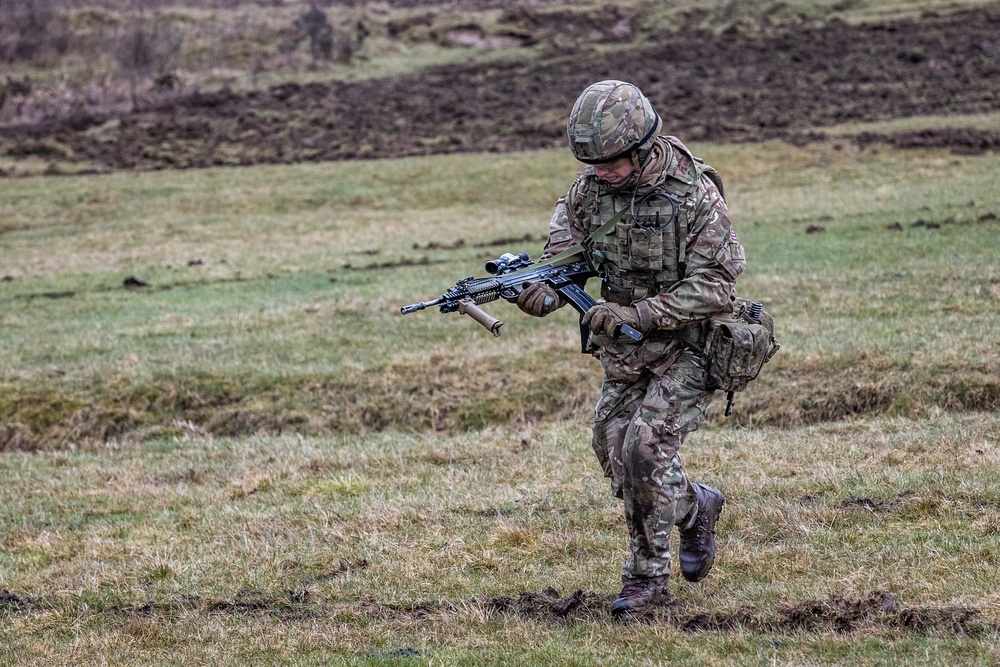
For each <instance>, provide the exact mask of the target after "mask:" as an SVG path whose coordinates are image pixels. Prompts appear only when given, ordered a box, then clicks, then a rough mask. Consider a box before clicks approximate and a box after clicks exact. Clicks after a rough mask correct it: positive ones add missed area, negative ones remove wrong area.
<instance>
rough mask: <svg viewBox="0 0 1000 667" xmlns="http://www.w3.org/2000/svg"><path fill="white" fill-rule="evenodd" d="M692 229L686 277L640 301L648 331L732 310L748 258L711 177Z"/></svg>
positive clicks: (638, 306)
mask: <svg viewBox="0 0 1000 667" xmlns="http://www.w3.org/2000/svg"><path fill="white" fill-rule="evenodd" d="M701 184H702V189H701V192H700V194H699V196H698V197H697V199H696V206H695V212H694V216H693V220H694V223H693V224H692V225H691V227H692V228H691V229H689V230H688V237H687V239H688V246H687V252H686V253H685V260H686V262H687V266H686V270H685V277H684V279H683V280H681V281H680V282H679V283H677V285H675V286H674V287H673V289H671V290H669V291H667V292H663V293H660V294H658V295H656V296H653V297H649V298H647V299H642V300H641V301H638V302H636V304H635V306H636V309H637V310H638V311H639V320H640V325H641V326H642V327H644V330H649V329H677V328H680V327H683V326H686V325H688V324H692V323H694V322H698V321H701V320H704V319H706V318H708V317H711V316H712V315H715V314H717V313H720V312H724V311H727V310H729V309H730V308H731V307H732V302H733V299H734V298H735V295H736V278H737V277H739V275H740V274H741V273H743V269H744V268H745V267H746V259H745V257H744V254H743V246H742V245H740V242H739V239H737V237H736V233H735V232H734V231H733V225H732V222H731V221H730V219H729V210H728V209H727V208H726V202H725V201H724V200H723V199H722V195H721V194H719V190H718V188H716V186H715V184H714V183H712V182H711V181H710V179H708V178H707V177H706V176H702V178H701Z"/></svg>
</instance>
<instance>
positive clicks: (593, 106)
mask: <svg viewBox="0 0 1000 667" xmlns="http://www.w3.org/2000/svg"><path fill="white" fill-rule="evenodd" d="M660 125H661V121H660V117H659V116H658V115H657V114H656V112H655V111H653V105H651V104H650V103H649V100H647V99H646V96H645V95H643V94H642V91H640V90H639V89H638V88H636V87H635V86H633V85H632V84H631V83H625V82H624V81H617V80H614V79H611V80H608V81H599V82H597V83H595V84H593V85H591V86H588V87H587V89H586V90H584V91H583V93H582V94H581V95H580V97H579V98H577V100H576V104H574V105H573V111H572V112H571V113H570V115H569V122H568V123H567V124H566V133H567V135H568V136H569V149H570V150H571V151H573V155H574V156H575V157H576V159H577V160H579V161H580V162H585V163H587V164H599V163H601V162H611V161H613V160H617V159H619V158H623V157H627V156H630V155H632V154H633V153H636V152H637V151H638V152H642V151H648V150H649V148H650V147H651V146H652V145H653V141H654V140H655V139H656V136H657V135H658V134H659V132H660Z"/></svg>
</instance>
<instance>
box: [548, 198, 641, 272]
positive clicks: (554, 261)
mask: <svg viewBox="0 0 1000 667" xmlns="http://www.w3.org/2000/svg"><path fill="white" fill-rule="evenodd" d="M627 212H628V206H625V207H624V208H622V210H620V211H618V212H617V213H615V214H614V215H613V216H611V217H610V218H609V219H608V221H607V222H605V223H604V224H603V225H601V226H600V227H598V228H597V229H595V230H594V232H593V233H592V234H588V235H587V238H585V239H583V241H581V242H580V243H578V244H576V245H575V246H572V247H569V248H566V249H565V250H563V251H562V252H561V253H559V254H558V255H556V256H554V257H550V258H548V259H547V260H545V261H544V262H539V263H538V264H537V266H547V265H552V266H558V265H559V264H565V263H566V262H567V261H575V258H576V256H577V255H581V254H582V255H584V256H585V257H586V259H587V263H589V264H593V262H592V260H591V258H590V249H591V248H593V247H594V240H595V239H599V238H601V237H602V236H604V235H606V234H607V233H608V232H610V231H611V230H612V229H614V227H615V225H617V224H618V221H619V220H621V219H622V218H623V217H625V214H626V213H627Z"/></svg>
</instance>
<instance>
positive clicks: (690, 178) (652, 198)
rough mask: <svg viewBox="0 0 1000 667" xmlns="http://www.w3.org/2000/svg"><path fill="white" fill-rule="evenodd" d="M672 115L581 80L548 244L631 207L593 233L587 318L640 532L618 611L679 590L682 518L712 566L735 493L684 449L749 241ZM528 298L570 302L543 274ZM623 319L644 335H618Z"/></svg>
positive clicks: (615, 478) (611, 468) (688, 567)
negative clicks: (671, 582)
mask: <svg viewBox="0 0 1000 667" xmlns="http://www.w3.org/2000/svg"><path fill="white" fill-rule="evenodd" d="M661 125H662V122H661V120H660V117H659V116H658V115H657V114H656V112H655V111H654V110H653V107H652V105H651V104H650V103H649V100H647V99H646V97H645V96H644V95H643V94H642V92H641V91H640V90H639V89H638V88H636V87H635V86H633V85H631V84H629V83H625V82H623V81H613V80H612V81H601V82H599V83H595V84H593V85H592V86H590V87H588V88H587V89H586V90H584V91H583V94H582V95H580V97H579V99H577V101H576V104H575V105H574V106H573V111H572V113H571V114H570V117H569V123H568V126H567V131H568V135H569V145H570V150H571V151H572V152H573V155H574V156H576V158H577V159H578V160H579V161H581V162H583V163H585V164H586V165H588V166H587V167H586V168H584V169H583V171H581V172H580V174H579V177H578V178H577V180H576V182H574V183H573V185H572V186H571V187H570V189H569V192H568V193H567V194H566V195H565V196H564V197H562V198H560V199H559V201H558V202H557V204H556V210H555V214H554V215H553V216H552V220H551V222H550V224H549V239H548V243H547V244H546V246H545V250H544V252H543V255H542V258H543V259H544V258H547V257H551V256H553V255H555V254H557V253H559V252H560V251H562V250H564V249H566V248H569V247H571V246H573V245H575V244H578V243H581V242H584V239H586V238H587V237H589V236H591V235H593V234H594V233H595V232H596V231H598V230H599V228H601V227H602V226H603V225H605V223H607V222H609V221H610V220H611V219H612V218H615V217H618V218H619V219H618V221H617V222H616V223H615V225H614V226H613V228H612V229H611V230H610V231H607V232H605V233H601V234H599V235H597V236H596V237H595V238H592V239H591V240H590V241H587V245H588V247H589V248H590V252H591V256H592V259H593V261H594V262H595V263H596V264H597V266H598V270H599V273H600V276H601V296H602V297H603V301H602V302H600V303H598V304H597V305H596V306H594V307H593V308H591V309H590V310H589V311H588V312H587V313H586V314H585V315H584V319H583V321H584V324H586V325H587V326H589V328H590V331H591V335H590V346H591V349H592V351H593V353H594V355H595V356H596V357H597V358H598V359H600V361H601V364H602V366H603V367H604V383H603V388H602V394H601V399H600V401H599V402H598V404H597V409H596V411H595V419H594V436H593V446H594V452H595V453H596V454H597V459H598V461H599V462H600V464H601V467H602V468H603V470H604V474H605V476H606V477H608V478H610V479H611V490H612V493H613V494H614V495H615V496H617V497H618V498H621V499H623V501H624V510H625V522H626V524H627V526H628V532H629V538H630V541H629V550H630V555H629V557H628V559H627V561H626V563H625V566H624V568H623V570H622V584H623V586H622V590H621V593H620V594H619V596H618V597H617V598H616V599H615V600H614V602H613V603H612V604H611V613H612V614H613V615H615V616H621V615H623V614H629V613H633V612H636V611H638V610H639V609H641V608H643V607H646V606H649V605H654V604H657V603H658V602H661V601H665V600H667V599H668V589H667V578H668V577H669V575H670V532H671V530H672V529H673V527H674V526H675V525H676V526H677V527H678V529H679V530H680V564H681V573H682V574H683V575H684V578H685V579H687V580H688V581H700V580H701V579H704V578H705V576H707V575H708V572H709V570H710V569H711V568H712V565H713V563H714V562H715V523H716V521H717V520H718V518H719V514H720V513H721V511H722V506H723V504H724V503H725V498H724V497H723V495H722V493H720V492H719V491H718V490H716V489H713V488H712V487H709V486H706V485H704V484H698V483H696V482H691V481H690V480H689V479H688V478H687V476H686V475H685V473H684V471H683V469H682V467H681V457H680V453H679V451H680V448H681V445H682V444H683V442H684V438H685V436H686V435H687V434H688V433H690V432H692V431H694V430H696V429H697V428H698V427H699V426H700V425H701V424H702V422H703V421H704V418H705V411H706V409H707V408H708V405H709V403H710V402H711V401H712V398H713V394H714V392H712V391H709V390H706V388H705V382H704V378H703V373H704V367H703V363H702V358H701V357H702V347H703V345H704V329H705V323H706V321H707V318H709V317H710V316H712V315H715V314H717V313H722V312H731V311H732V310H733V303H734V301H735V282H736V278H737V277H738V276H739V275H740V274H741V273H742V272H743V269H744V267H745V259H744V255H743V247H742V246H741V245H740V243H739V240H738V239H737V237H736V233H735V232H734V231H733V229H732V223H731V222H730V220H729V213H728V210H727V208H726V203H725V200H724V199H723V193H722V187H721V186H722V183H721V180H719V178H718V174H717V173H716V172H715V170H714V169H712V168H711V167H708V166H706V165H705V164H704V163H703V162H701V160H699V159H697V158H695V157H694V156H692V154H691V152H690V151H689V150H688V149H687V147H685V146H684V144H682V143H681V142H680V141H679V140H678V139H677V138H676V137H672V136H661V135H660V129H661ZM622 211H624V213H622ZM517 305H518V307H519V308H520V309H521V310H523V311H524V312H525V313H528V314H529V315H533V316H536V317H542V316H545V315H548V314H549V313H551V312H552V311H554V310H555V309H556V308H559V307H561V306H562V305H564V302H563V300H562V298H561V297H560V296H559V294H558V293H556V292H555V291H554V290H553V289H552V288H551V287H549V286H548V285H546V284H543V283H533V284H530V285H528V286H527V287H526V288H525V289H524V291H523V292H522V293H521V295H520V297H519V298H518V300H517ZM624 324H627V325H629V326H631V327H633V328H634V329H637V330H639V331H640V332H642V333H643V334H644V336H643V340H642V341H641V342H638V343H635V342H633V341H631V340H629V339H627V338H623V337H619V336H618V333H619V329H620V328H621V326H622V325H624Z"/></svg>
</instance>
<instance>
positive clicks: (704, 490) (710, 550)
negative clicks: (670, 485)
mask: <svg viewBox="0 0 1000 667" xmlns="http://www.w3.org/2000/svg"><path fill="white" fill-rule="evenodd" d="M692 486H693V487H694V488H695V491H696V492H697V494H698V514H697V515H696V516H695V519H694V523H693V524H692V525H691V526H690V527H689V528H688V529H686V530H682V531H680V533H681V549H680V551H681V553H680V560H681V574H683V575H684V578H685V579H687V580H688V581H701V580H702V579H704V578H705V577H707V576H708V572H709V570H711V569H712V565H713V564H714V563H715V522H716V521H718V519H719V515H720V514H722V506H723V505H725V504H726V499H725V497H724V496H723V495H722V492H721V491H719V490H718V489H713V488H712V487H710V486H705V485H704V484H697V483H692Z"/></svg>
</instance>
